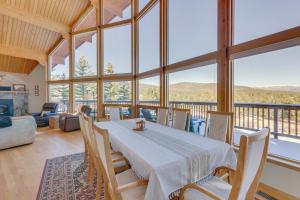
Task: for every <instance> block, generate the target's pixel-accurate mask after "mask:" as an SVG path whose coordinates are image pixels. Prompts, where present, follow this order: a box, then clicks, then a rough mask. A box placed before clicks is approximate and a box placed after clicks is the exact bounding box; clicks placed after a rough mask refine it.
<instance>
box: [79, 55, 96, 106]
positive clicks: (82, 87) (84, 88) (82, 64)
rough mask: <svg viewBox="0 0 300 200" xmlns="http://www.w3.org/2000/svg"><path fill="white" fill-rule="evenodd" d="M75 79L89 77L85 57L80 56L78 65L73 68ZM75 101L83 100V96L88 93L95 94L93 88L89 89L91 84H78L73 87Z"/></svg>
mask: <svg viewBox="0 0 300 200" xmlns="http://www.w3.org/2000/svg"><path fill="white" fill-rule="evenodd" d="M74 75H75V77H84V76H91V75H92V71H91V66H90V65H89V63H88V60H87V58H86V57H85V56H80V57H79V59H78V63H77V64H76V67H75V73H74ZM74 90H75V99H77V100H83V99H85V95H87V94H88V93H92V92H93V91H94V92H96V88H95V87H91V84H86V83H79V84H76V85H75V89H74Z"/></svg>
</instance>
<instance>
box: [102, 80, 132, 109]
mask: <svg viewBox="0 0 300 200" xmlns="http://www.w3.org/2000/svg"><path fill="white" fill-rule="evenodd" d="M103 87H104V88H103V90H104V103H127V104H130V103H131V81H107V82H104V85H103Z"/></svg>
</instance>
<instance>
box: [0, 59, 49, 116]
mask: <svg viewBox="0 0 300 200" xmlns="http://www.w3.org/2000/svg"><path fill="white" fill-rule="evenodd" d="M0 74H2V75H4V76H3V80H1V81H0V86H11V87H12V85H13V84H25V85H26V90H28V91H29V97H28V101H29V105H28V106H29V112H39V111H40V110H41V108H42V105H43V104H44V103H45V102H46V82H45V67H44V66H41V65H38V66H37V67H36V68H35V69H34V70H33V71H32V72H31V73H30V74H29V75H27V74H18V73H7V72H0ZM36 84H37V85H39V90H40V92H39V96H35V94H34V87H35V85H36Z"/></svg>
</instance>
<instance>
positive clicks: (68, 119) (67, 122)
mask: <svg viewBox="0 0 300 200" xmlns="http://www.w3.org/2000/svg"><path fill="white" fill-rule="evenodd" d="M80 111H81V112H83V113H84V114H86V115H87V116H90V114H91V111H92V109H91V107H90V106H87V105H84V106H81V108H80ZM59 128H60V130H62V131H64V132H70V131H76V130H79V129H80V123H79V116H78V114H70V113H62V114H60V115H59Z"/></svg>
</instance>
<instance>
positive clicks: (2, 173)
mask: <svg viewBox="0 0 300 200" xmlns="http://www.w3.org/2000/svg"><path fill="white" fill-rule="evenodd" d="M39 131H41V132H38V133H37V135H36V138H35V141H34V143H33V144H30V145H24V146H20V147H15V148H11V149H6V150H0V200H34V199H36V195H37V192H38V188H39V184H40V180H41V177H42V173H43V169H44V165H45V161H46V159H48V158H54V157H58V156H63V155H68V154H73V153H78V152H83V151H84V147H83V140H82V137H81V134H80V132H79V131H76V132H70V133H63V132H61V131H59V130H47V129H43V130H39Z"/></svg>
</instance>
